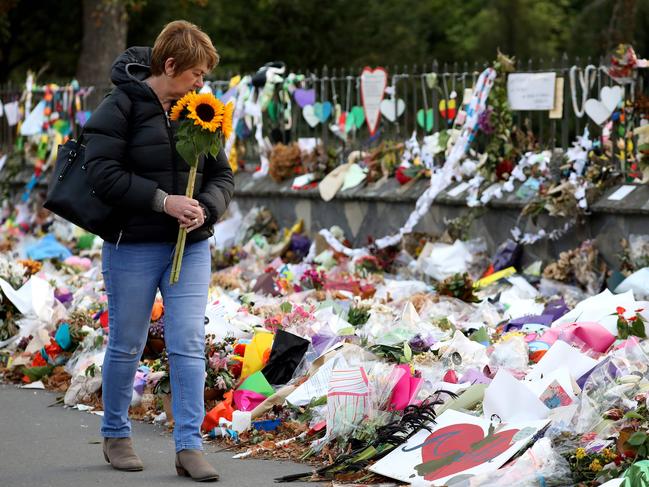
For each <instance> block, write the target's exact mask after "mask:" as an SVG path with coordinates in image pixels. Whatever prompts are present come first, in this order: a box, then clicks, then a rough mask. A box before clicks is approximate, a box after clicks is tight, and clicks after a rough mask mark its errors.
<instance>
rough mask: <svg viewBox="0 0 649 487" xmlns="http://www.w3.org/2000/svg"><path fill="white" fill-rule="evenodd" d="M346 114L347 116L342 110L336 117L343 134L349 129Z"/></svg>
mask: <svg viewBox="0 0 649 487" xmlns="http://www.w3.org/2000/svg"><path fill="white" fill-rule="evenodd" d="M347 116H348V113H347V112H342V113H341V114H340V115H339V116H338V118H336V120H337V121H338V128H339V129H340V131H341V132H342V133H344V134H346V133H347V132H349V130H351V127H350V128H349V130H348V129H347Z"/></svg>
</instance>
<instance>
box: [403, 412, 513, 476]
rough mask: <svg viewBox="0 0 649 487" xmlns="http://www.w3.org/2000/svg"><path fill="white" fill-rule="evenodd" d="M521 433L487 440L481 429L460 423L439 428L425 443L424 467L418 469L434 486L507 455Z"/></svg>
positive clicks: (510, 432) (502, 433) (505, 432)
mask: <svg viewBox="0 0 649 487" xmlns="http://www.w3.org/2000/svg"><path fill="white" fill-rule="evenodd" d="M518 431H519V430H518V429H509V430H503V431H499V432H498V433H491V434H489V435H487V436H486V437H485V435H484V431H483V429H482V427H481V426H478V425H475V424H468V423H461V424H454V425H451V426H446V427H445V428H440V429H438V430H437V431H435V432H433V433H431V434H430V435H429V436H428V437H427V438H426V440H425V441H424V443H423V447H422V449H421V458H422V463H420V464H419V465H417V466H416V467H415V469H416V471H417V473H418V474H419V475H420V476H422V477H424V479H425V480H427V481H429V482H432V481H434V480H436V479H441V478H444V477H448V476H450V475H453V474H456V473H459V472H463V471H465V470H468V469H470V468H473V467H476V466H478V465H482V464H484V463H487V462H489V461H491V460H493V459H494V458H496V457H498V456H499V455H501V454H503V453H505V452H506V451H507V450H508V449H509V448H510V447H511V446H512V443H513V438H514V436H515V435H516V433H518Z"/></svg>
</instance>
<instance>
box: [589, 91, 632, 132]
mask: <svg viewBox="0 0 649 487" xmlns="http://www.w3.org/2000/svg"><path fill="white" fill-rule="evenodd" d="M623 95H624V91H623V90H622V87H620V86H605V87H604V88H602V90H601V91H600V92H599V98H600V99H599V100H596V99H595V98H590V99H589V100H586V104H585V105H584V110H585V111H586V114H587V115H588V116H589V117H590V118H591V120H592V121H593V122H595V123H596V124H597V125H602V124H603V123H604V122H606V121H607V120H608V119H609V118H610V116H611V115H612V114H613V112H614V111H615V109H616V108H617V106H618V104H619V103H620V101H622V96H623Z"/></svg>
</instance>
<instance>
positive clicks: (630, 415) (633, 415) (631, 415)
mask: <svg viewBox="0 0 649 487" xmlns="http://www.w3.org/2000/svg"><path fill="white" fill-rule="evenodd" d="M624 419H644V416H642V415H641V414H638V413H636V412H635V411H629V412H627V413H626V414H625V415H624Z"/></svg>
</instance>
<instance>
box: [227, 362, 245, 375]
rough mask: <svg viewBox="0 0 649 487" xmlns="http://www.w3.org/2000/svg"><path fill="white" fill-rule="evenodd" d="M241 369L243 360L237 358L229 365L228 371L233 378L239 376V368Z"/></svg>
mask: <svg viewBox="0 0 649 487" xmlns="http://www.w3.org/2000/svg"><path fill="white" fill-rule="evenodd" d="M242 369H243V362H240V361H239V360H237V361H236V362H235V363H233V364H232V365H231V366H230V373H231V374H232V376H233V377H234V378H235V379H238V378H239V377H241V370H242Z"/></svg>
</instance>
